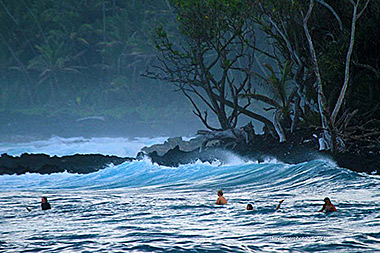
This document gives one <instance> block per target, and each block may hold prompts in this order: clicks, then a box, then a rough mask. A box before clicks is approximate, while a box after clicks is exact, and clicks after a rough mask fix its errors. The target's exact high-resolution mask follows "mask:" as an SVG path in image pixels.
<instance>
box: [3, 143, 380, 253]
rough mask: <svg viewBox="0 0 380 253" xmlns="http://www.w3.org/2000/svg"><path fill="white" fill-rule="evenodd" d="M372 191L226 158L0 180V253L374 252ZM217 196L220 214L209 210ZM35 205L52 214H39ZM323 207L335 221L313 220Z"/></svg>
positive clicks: (351, 181)
mask: <svg viewBox="0 0 380 253" xmlns="http://www.w3.org/2000/svg"><path fill="white" fill-rule="evenodd" d="M30 145H32V144H30ZM65 145H66V144H65ZM70 145H71V144H70ZM74 146H75V145H74V144H72V147H74ZM9 147H10V145H9V144H3V148H8V149H9ZM55 147H58V149H59V147H60V146H59V145H58V146H55ZM13 148H15V147H13ZM17 148H20V149H24V148H25V145H24V146H22V145H21V146H17ZM17 148H15V152H16V149H17ZM68 150H70V148H68ZM60 151H62V149H60ZM379 183H380V178H379V177H378V176H368V175H362V174H358V173H355V172H351V171H349V170H346V169H342V168H338V167H336V166H335V165H334V164H333V163H331V162H328V161H324V160H315V161H311V162H308V163H302V164H297V165H287V164H283V163H281V162H277V161H268V162H266V163H262V164H257V163H254V162H251V163H245V162H242V161H240V160H239V159H238V158H237V157H235V156H233V155H231V162H230V163H229V164H227V165H221V164H218V163H215V164H208V163H195V164H188V165H184V166H180V167H178V168H167V167H162V166H158V165H152V164H151V163H150V162H149V161H138V162H131V163H124V164H122V165H119V166H110V167H109V168H107V169H104V170H102V171H98V172H96V173H92V174H87V175H76V174H69V173H58V174H52V175H39V174H26V175H20V176H16V175H12V176H0V228H1V229H0V251H4V252H29V251H31V252H123V251H131V252H188V251H193V252H277V251H285V252H314V251H320V252H376V251H378V252H380V186H379ZM219 189H223V190H224V192H225V197H226V198H227V200H228V204H227V205H226V206H221V207H219V206H215V205H214V203H215V200H216V198H217V195H216V192H217V190H219ZM41 196H47V197H48V199H49V200H50V203H51V205H52V209H51V210H49V211H41V210H40V209H39V201H40V197H41ZM325 197H330V198H331V200H332V202H333V203H334V204H335V205H336V207H337V209H338V212H337V213H330V214H325V213H318V212H316V211H318V210H319V209H320V208H321V206H322V204H323V199H324V198H325ZM280 199H285V202H284V203H283V205H282V206H281V209H280V210H278V211H275V207H276V205H277V203H278V201H279V200H280ZM248 203H252V204H253V206H254V209H255V210H253V211H247V210H245V208H246V205H247V204H248ZM26 206H29V207H30V208H31V209H32V211H31V212H28V211H27V210H26V209H25V207H26Z"/></svg>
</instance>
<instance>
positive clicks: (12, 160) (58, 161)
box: [0, 154, 133, 175]
mask: <svg viewBox="0 0 380 253" xmlns="http://www.w3.org/2000/svg"><path fill="white" fill-rule="evenodd" d="M131 160H133V159H132V158H122V157H117V156H105V155H99V154H89V155H72V156H62V157H57V156H52V157H51V156H48V155H45V154H22V155H21V156H20V157H13V156H9V155H7V154H2V155H1V157H0V175H4V174H10V175H12V174H18V175H20V174H24V173H27V172H29V173H40V174H51V173H57V172H64V171H67V172H69V173H78V174H86V173H91V172H95V171H98V170H100V169H104V168H105V167H107V166H108V165H109V164H114V165H118V164H121V163H123V162H125V161H131Z"/></svg>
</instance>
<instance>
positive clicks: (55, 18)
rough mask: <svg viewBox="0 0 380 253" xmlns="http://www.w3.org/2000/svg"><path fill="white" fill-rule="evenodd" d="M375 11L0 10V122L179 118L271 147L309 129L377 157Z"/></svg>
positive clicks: (185, 4)
mask: <svg viewBox="0 0 380 253" xmlns="http://www.w3.org/2000/svg"><path fill="white" fill-rule="evenodd" d="M378 13H380V2H379V1H374V0H344V1H333V0H310V1H301V0H293V1H284V0H270V1H266V0H265V1H264V0H259V1H253V0H65V1H57V0H37V1H35V0H20V1H11V0H0V44H1V47H0V56H1V61H0V73H1V80H0V84H1V90H0V110H1V111H3V112H4V111H8V112H11V113H12V112H14V111H15V110H16V111H21V112H22V113H29V114H44V113H45V114H46V113H49V114H57V113H61V112H66V113H70V114H76V115H78V116H88V115H112V116H113V117H127V116H131V115H133V118H139V120H141V121H145V122H153V121H154V120H157V119H161V120H164V121H168V120H170V119H177V120H178V119H182V120H187V119H188V118H190V117H191V115H190V113H189V112H190V109H189V108H190V107H193V109H194V113H195V115H196V116H198V118H199V119H200V120H201V122H202V123H203V124H204V125H205V126H206V127H207V128H209V129H213V130H226V129H233V128H235V127H236V126H238V120H239V119H240V118H241V116H242V115H245V116H246V117H248V118H250V119H252V120H253V121H260V122H262V123H263V124H264V125H265V129H266V130H267V132H268V133H271V134H273V135H274V136H277V137H278V138H279V140H280V141H285V140H286V139H287V137H288V136H289V135H291V134H292V133H293V132H294V130H295V129H296V128H299V127H314V128H315V129H319V130H320V133H321V137H322V140H323V141H324V144H325V145H326V146H327V148H331V149H332V150H333V151H335V150H336V149H340V150H345V149H347V148H350V147H351V146H352V145H354V143H355V142H357V141H361V142H363V141H364V142H365V145H369V146H370V145H379V135H380V134H379V131H380V130H379V123H380V110H379V106H380V102H379V101H380V86H379V80H380V51H379V50H380V45H379V44H380V34H379V33H376V32H375V31H376V30H377V27H378V25H379V24H380V18H379V15H378ZM157 56H158V60H157ZM145 69H148V71H144V70H145ZM141 73H144V74H143V75H144V77H143V76H141ZM146 77H150V79H149V78H146ZM167 83H172V84H174V85H175V86H174V87H175V89H176V90H177V91H179V92H177V93H173V92H172V91H173V87H172V86H170V85H166V84H167ZM184 98H187V100H188V101H187V100H186V99H184ZM258 101H259V102H260V103H261V104H260V103H258ZM261 105H264V110H266V111H267V112H265V113H264V112H263V110H262V106H261ZM187 117H188V118H187ZM210 119H211V120H210ZM355 145H356V144H355Z"/></svg>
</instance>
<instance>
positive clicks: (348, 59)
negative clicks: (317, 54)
mask: <svg viewBox="0 0 380 253" xmlns="http://www.w3.org/2000/svg"><path fill="white" fill-rule="evenodd" d="M359 3H360V0H358V2H357V4H355V5H354V12H353V14H352V22H351V38H350V46H349V48H348V51H347V55H346V68H345V71H344V83H343V87H342V89H341V91H340V94H339V98H338V100H337V102H336V104H335V108H334V110H333V112H332V114H331V122H332V123H333V124H334V123H335V120H336V117H337V115H338V113H339V110H340V108H341V107H342V103H343V100H344V98H345V96H346V91H347V87H348V84H349V80H350V64H351V55H352V51H353V50H354V43H355V30H356V21H357V13H358V5H359Z"/></svg>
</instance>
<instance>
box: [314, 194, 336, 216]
mask: <svg viewBox="0 0 380 253" xmlns="http://www.w3.org/2000/svg"><path fill="white" fill-rule="evenodd" d="M323 201H325V203H324V204H323V206H322V209H321V210H319V211H318V212H323V211H325V212H326V213H330V212H337V211H338V210H336V208H335V206H334V205H333V204H332V203H331V200H330V199H329V198H325V199H324V200H323Z"/></svg>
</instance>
